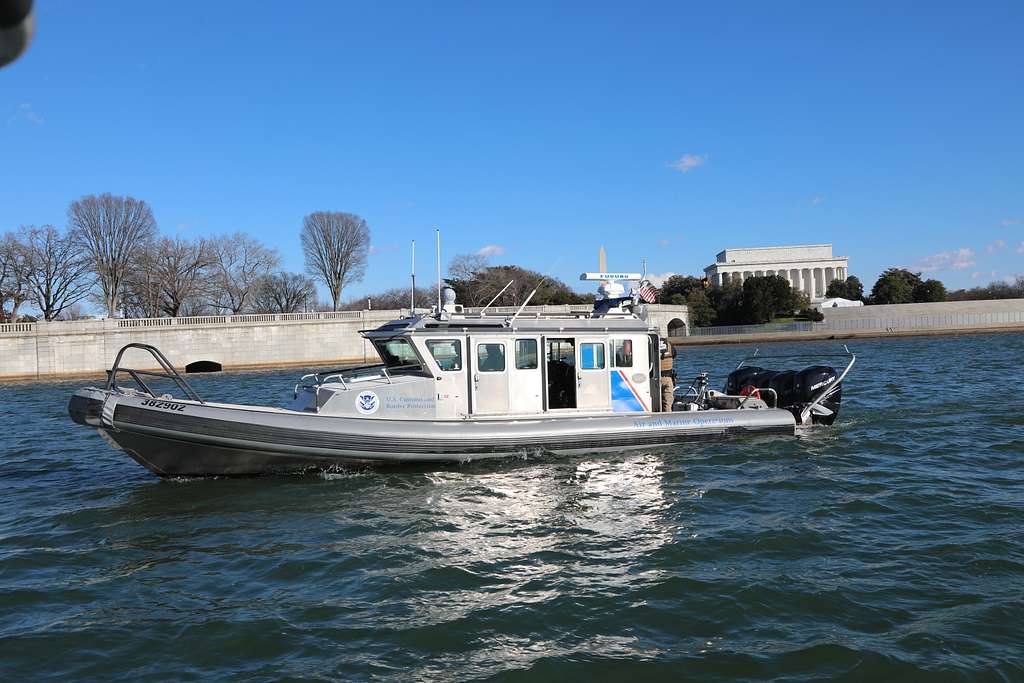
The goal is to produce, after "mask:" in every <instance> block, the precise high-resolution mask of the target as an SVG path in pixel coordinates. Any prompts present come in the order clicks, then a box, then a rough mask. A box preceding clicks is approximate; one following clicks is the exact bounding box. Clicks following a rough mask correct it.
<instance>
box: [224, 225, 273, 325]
mask: <svg viewBox="0 0 1024 683" xmlns="http://www.w3.org/2000/svg"><path fill="white" fill-rule="evenodd" d="M209 249H210V254H209V258H210V274H211V277H210V282H209V284H210V286H211V287H212V288H213V291H212V292H211V304H212V305H213V306H214V307H215V308H217V309H219V310H221V311H227V312H230V313H231V314H233V315H237V314H238V313H241V312H242V311H243V310H244V309H245V307H246V306H247V305H249V304H250V300H251V298H252V296H253V294H254V293H255V292H256V290H257V288H258V287H259V283H260V280H261V279H262V278H264V277H265V276H267V275H269V274H270V272H271V271H273V270H274V269H275V268H277V267H278V266H279V265H280V258H279V257H278V255H277V252H276V251H274V250H273V249H270V248H268V247H266V246H264V245H263V244H262V243H261V242H260V241H259V240H257V239H255V238H253V237H251V236H249V235H246V234H244V233H240V232H236V233H235V234H233V235H224V236H222V237H217V238H214V239H213V240H211V241H210V243H209Z"/></svg>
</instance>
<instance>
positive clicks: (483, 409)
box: [469, 337, 510, 415]
mask: <svg viewBox="0 0 1024 683" xmlns="http://www.w3.org/2000/svg"><path fill="white" fill-rule="evenodd" d="M509 342H510V340H508V339H494V338H483V339H481V338H472V337H470V343H469V347H470V348H471V349H472V353H471V354H470V358H471V362H472V368H473V376H472V378H471V382H470V384H471V387H472V390H471V393H472V400H473V403H472V406H473V413H474V414H475V415H504V414H507V413H508V411H509V410H508V408H509V405H508V388H509V386H508V376H509V362H508V361H509Z"/></svg>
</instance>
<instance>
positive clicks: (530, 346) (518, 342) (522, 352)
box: [508, 337, 544, 414]
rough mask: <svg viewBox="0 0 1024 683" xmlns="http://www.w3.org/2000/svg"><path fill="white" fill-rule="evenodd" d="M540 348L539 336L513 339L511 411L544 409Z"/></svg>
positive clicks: (510, 365) (510, 367) (538, 410)
mask: <svg viewBox="0 0 1024 683" xmlns="http://www.w3.org/2000/svg"><path fill="white" fill-rule="evenodd" d="M540 348H541V347H540V338H539V337H516V338H515V339H514V340H512V358H511V359H510V362H509V378H508V379H509V401H510V406H509V408H510V410H509V412H511V413H518V414H523V413H540V412H542V411H543V410H544V403H543V392H544V379H543V377H542V375H541V367H540Z"/></svg>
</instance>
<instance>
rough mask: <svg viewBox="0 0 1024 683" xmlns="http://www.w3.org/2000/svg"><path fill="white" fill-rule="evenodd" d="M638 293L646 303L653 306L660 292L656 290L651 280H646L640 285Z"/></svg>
mask: <svg viewBox="0 0 1024 683" xmlns="http://www.w3.org/2000/svg"><path fill="white" fill-rule="evenodd" d="M636 293H637V294H639V295H640V298H641V299H643V300H644V303H648V304H653V303H654V300H655V299H656V298H657V296H658V290H656V289H655V288H654V285H652V284H651V281H650V280H644V281H643V282H641V283H640V289H638V290H636Z"/></svg>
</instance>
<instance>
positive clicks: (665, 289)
mask: <svg viewBox="0 0 1024 683" xmlns="http://www.w3.org/2000/svg"><path fill="white" fill-rule="evenodd" d="M825 296H826V297H828V298H843V299H850V300H855V301H862V302H864V303H865V304H867V305H873V304H908V303H928V302H937V301H964V300H970V299H1005V298H1016V297H1024V276H1022V277H1018V278H1017V279H1016V282H1015V283H1013V284H1007V283H992V284H990V285H988V286H987V287H978V288H974V289H966V290H964V289H961V290H957V291H955V292H952V293H949V292H947V291H946V286H945V285H944V284H942V282H941V281H939V280H935V279H922V277H921V273H915V272H912V271H910V270H907V269H905V268H889V269H887V270H886V271H885V272H883V273H882V274H881V275H879V277H878V280H876V281H875V284H874V286H873V287H872V288H871V292H870V293H869V294H868V295H867V296H865V294H864V285H863V284H862V283H861V281H860V279H859V278H858V277H857V276H855V275H851V276H849V277H847V278H845V279H842V280H833V281H832V282H830V283H829V285H828V287H827V289H826V292H825ZM658 302H659V303H667V304H685V305H686V306H688V307H689V312H690V324H691V325H694V326H696V327H706V326H709V325H750V324H761V323H766V322H770V321H772V320H775V319H777V318H790V317H795V318H797V319H805V320H821V319H822V314H821V313H820V311H817V310H815V309H813V308H811V303H810V300H809V299H808V298H807V296H806V295H805V294H803V293H802V292H800V291H798V290H795V289H793V288H792V287H791V286H790V284H789V281H788V280H786V278H784V277H781V276H778V275H768V276H754V277H748V278H747V279H745V280H744V281H743V282H742V283H739V282H728V283H726V284H725V285H722V286H709V283H708V281H707V280H706V279H705V278H697V277H694V276H691V275H673V276H672V277H670V278H668V279H667V280H665V282H664V283H663V284H662V287H661V289H660V290H658Z"/></svg>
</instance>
